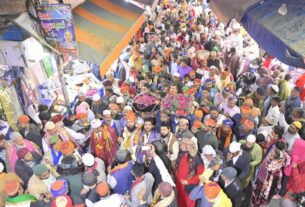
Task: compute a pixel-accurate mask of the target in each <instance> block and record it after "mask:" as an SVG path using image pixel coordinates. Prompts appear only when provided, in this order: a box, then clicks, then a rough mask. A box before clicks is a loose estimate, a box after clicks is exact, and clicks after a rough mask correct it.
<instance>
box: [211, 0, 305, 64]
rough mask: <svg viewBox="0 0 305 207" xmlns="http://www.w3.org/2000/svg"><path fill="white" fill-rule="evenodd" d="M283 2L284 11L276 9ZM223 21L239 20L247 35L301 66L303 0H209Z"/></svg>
mask: <svg viewBox="0 0 305 207" xmlns="http://www.w3.org/2000/svg"><path fill="white" fill-rule="evenodd" d="M284 3H286V7H287V14H286V15H281V14H279V12H278V10H279V8H280V7H281V5H282V4H284ZM210 8H211V9H212V10H213V11H214V12H215V13H216V15H217V16H219V18H220V20H222V21H223V22H224V23H225V24H226V23H228V21H229V20H230V19H231V18H236V19H237V20H241V23H242V24H243V26H244V27H245V29H246V30H247V32H248V33H249V34H250V36H251V37H252V38H253V39H254V40H255V41H256V42H257V43H258V44H259V45H260V47H262V48H263V49H264V50H265V51H266V52H268V53H269V54H271V55H272V56H274V57H276V58H277V59H279V60H280V61H282V62H283V63H285V64H287V65H290V66H294V67H299V68H304V69H305V63H304V61H305V0H263V1H260V0H229V1H228V0H212V1H211V2H210Z"/></svg>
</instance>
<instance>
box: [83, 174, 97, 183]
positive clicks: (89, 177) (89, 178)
mask: <svg viewBox="0 0 305 207" xmlns="http://www.w3.org/2000/svg"><path fill="white" fill-rule="evenodd" d="M82 181H83V184H84V185H87V186H92V185H94V184H96V183H97V178H96V175H95V174H94V173H84V174H83V175H82Z"/></svg>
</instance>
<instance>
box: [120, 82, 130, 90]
mask: <svg viewBox="0 0 305 207" xmlns="http://www.w3.org/2000/svg"><path fill="white" fill-rule="evenodd" d="M128 89H129V86H128V84H127V83H122V85H121V92H127V91H128Z"/></svg>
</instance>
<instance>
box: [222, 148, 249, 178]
mask: <svg viewBox="0 0 305 207" xmlns="http://www.w3.org/2000/svg"><path fill="white" fill-rule="evenodd" d="M223 156H224V158H225V166H227V167H234V168H235V169H236V171H237V178H238V179H239V180H240V181H241V182H244V180H245V179H246V177H247V176H248V175H249V170H250V156H249V155H248V154H247V153H246V152H245V151H244V150H242V149H241V144H240V143H238V142H232V143H231V144H230V146H229V148H227V149H225V150H224V151H223Z"/></svg>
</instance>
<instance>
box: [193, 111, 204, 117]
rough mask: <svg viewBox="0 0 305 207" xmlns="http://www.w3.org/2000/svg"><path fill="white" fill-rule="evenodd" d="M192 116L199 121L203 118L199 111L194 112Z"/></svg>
mask: <svg viewBox="0 0 305 207" xmlns="http://www.w3.org/2000/svg"><path fill="white" fill-rule="evenodd" d="M194 115H195V116H196V117H197V118H199V119H202V118H203V112H202V111H201V110H199V109H198V110H196V111H195V112H194Z"/></svg>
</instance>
